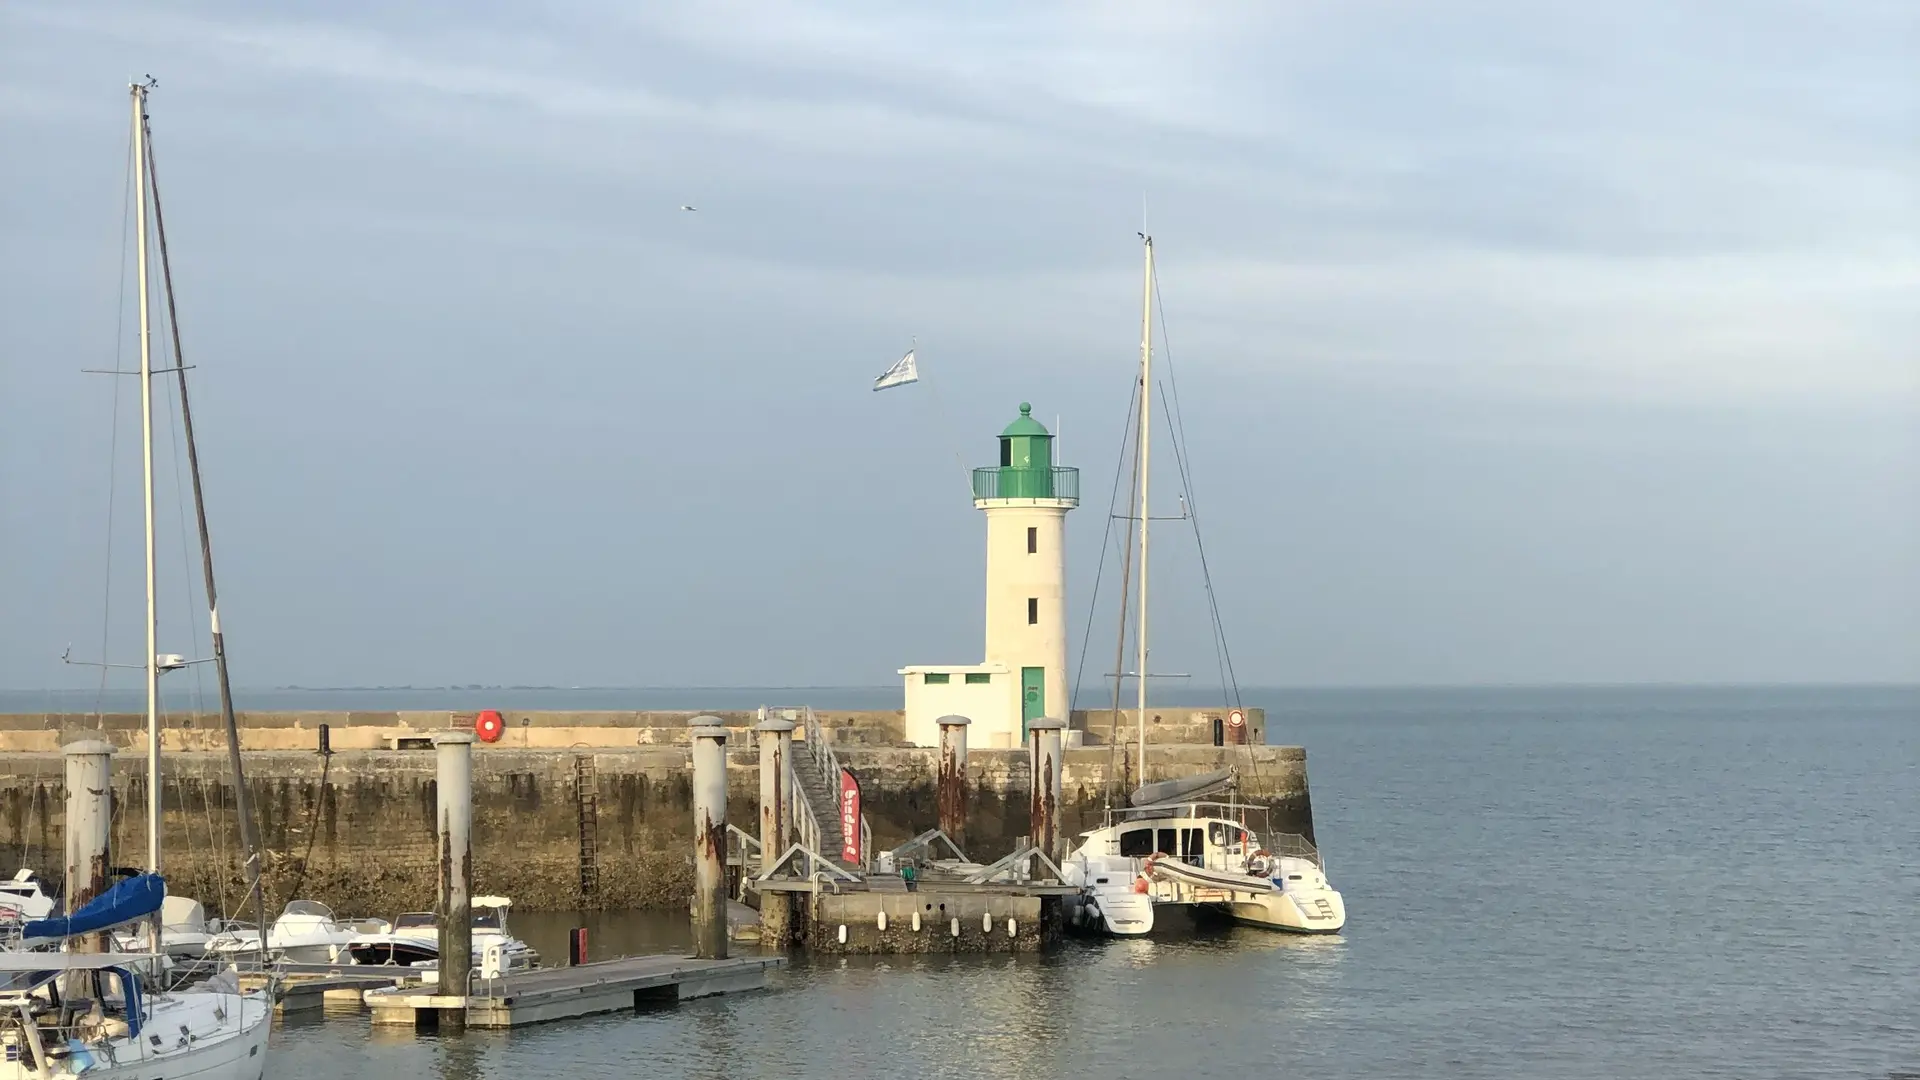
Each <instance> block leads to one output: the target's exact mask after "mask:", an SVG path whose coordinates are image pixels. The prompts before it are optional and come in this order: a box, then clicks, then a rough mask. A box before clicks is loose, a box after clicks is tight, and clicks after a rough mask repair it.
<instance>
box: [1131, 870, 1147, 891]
mask: <svg viewBox="0 0 1920 1080" xmlns="http://www.w3.org/2000/svg"><path fill="white" fill-rule="evenodd" d="M1151 887H1152V886H1150V885H1149V884H1148V883H1147V875H1145V874H1141V875H1140V876H1139V877H1137V878H1134V879H1133V891H1134V892H1137V893H1144V892H1146V891H1147V890H1148V889H1149V888H1151Z"/></svg>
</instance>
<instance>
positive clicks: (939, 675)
mask: <svg viewBox="0 0 1920 1080" xmlns="http://www.w3.org/2000/svg"><path fill="white" fill-rule="evenodd" d="M920 678H921V680H922V681H924V682H925V683H927V684H928V685H929V686H939V685H941V684H943V683H945V682H946V681H947V673H946V672H944V671H929V672H927V673H926V674H925V675H922V676H921V677H920Z"/></svg>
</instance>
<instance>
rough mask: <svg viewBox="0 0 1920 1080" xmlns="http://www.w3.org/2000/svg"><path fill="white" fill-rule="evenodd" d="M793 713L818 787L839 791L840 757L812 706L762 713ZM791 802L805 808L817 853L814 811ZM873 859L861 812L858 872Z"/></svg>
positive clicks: (870, 831)
mask: <svg viewBox="0 0 1920 1080" xmlns="http://www.w3.org/2000/svg"><path fill="white" fill-rule="evenodd" d="M796 710H797V711H798V712H799V713H800V716H801V730H802V731H803V732H804V733H805V736H806V743H807V752H808V753H809V754H811V755H812V757H813V761H814V764H816V765H817V766H819V769H820V781H821V783H823V784H824V785H826V789H827V790H828V791H829V792H837V791H839V790H840V768H841V766H840V755H838V754H836V753H834V752H833V743H832V742H830V741H829V740H828V739H827V729H826V725H824V724H822V723H821V722H820V717H819V714H817V713H815V712H814V711H813V706H811V705H798V706H782V707H778V708H768V709H766V710H765V712H767V713H771V714H778V713H783V712H789V711H796ZM796 789H797V785H796ZM794 801H795V802H796V803H798V804H799V805H800V806H802V807H806V817H807V818H808V819H810V820H812V824H813V828H814V835H813V837H812V838H810V839H808V846H809V847H812V848H814V850H818V846H817V845H818V843H819V840H820V836H819V830H820V822H819V821H818V820H817V819H814V815H813V808H812V807H810V806H807V803H806V800H804V799H795V800H794ZM794 820H795V822H796V823H797V822H799V821H800V820H801V815H800V814H795V815H794ZM872 858H873V827H872V826H871V825H870V824H868V822H867V815H866V811H865V810H864V809H863V810H862V811H861V813H860V862H861V866H860V869H861V870H865V869H867V863H868V861H869V860H871V859H872Z"/></svg>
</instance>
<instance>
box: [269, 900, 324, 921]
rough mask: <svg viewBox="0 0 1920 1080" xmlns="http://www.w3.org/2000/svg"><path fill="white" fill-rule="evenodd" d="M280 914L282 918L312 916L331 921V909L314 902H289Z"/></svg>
mask: <svg viewBox="0 0 1920 1080" xmlns="http://www.w3.org/2000/svg"><path fill="white" fill-rule="evenodd" d="M280 914H281V915H282V916H286V915H312V916H315V917H317V918H322V919H327V920H329V921H331V920H332V918H333V909H332V908H330V907H328V906H327V905H325V904H322V903H320V902H318V901H316V900H294V901H290V902H289V903H288V904H287V906H286V907H285V908H283V909H282V910H281V912H280Z"/></svg>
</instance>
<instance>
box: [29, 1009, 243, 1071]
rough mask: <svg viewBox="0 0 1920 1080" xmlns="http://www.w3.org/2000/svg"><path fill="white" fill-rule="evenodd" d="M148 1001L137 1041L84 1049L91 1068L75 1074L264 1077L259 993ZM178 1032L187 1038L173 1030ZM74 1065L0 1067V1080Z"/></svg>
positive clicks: (69, 1060) (61, 1061) (67, 1061)
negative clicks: (149, 1006) (148, 1015)
mask: <svg viewBox="0 0 1920 1080" xmlns="http://www.w3.org/2000/svg"><path fill="white" fill-rule="evenodd" d="M151 1004H152V1006H153V1014H152V1016H151V1018H149V1019H148V1020H147V1022H146V1025H145V1028H144V1030H142V1031H141V1033H140V1035H139V1036H138V1037H137V1038H129V1037H126V1036H121V1037H118V1038H111V1039H105V1040H94V1041H91V1042H88V1043H86V1044H84V1045H83V1050H82V1052H83V1053H84V1055H85V1057H86V1058H90V1059H91V1062H92V1064H91V1065H90V1066H89V1067H86V1068H85V1069H84V1070H83V1071H81V1072H79V1073H78V1074H77V1075H80V1076H84V1077H86V1078H87V1080H153V1078H156V1077H166V1078H167V1080H264V1077H265V1076H266V1069H267V1035H268V1032H269V1031H270V1030H271V1029H272V1027H273V1025H272V1023H271V1019H272V1010H271V1007H270V1006H269V1005H268V1003H267V1000H266V998H265V997H264V996H262V995H260V994H247V995H237V994H216V993H196V992H192V991H188V992H182V993H177V994H168V995H162V996H160V997H157V998H154V999H152V1001H151ZM182 1027H184V1028H186V1030H187V1032H188V1033H190V1034H191V1036H192V1037H191V1038H188V1037H187V1036H186V1035H183V1034H182V1033H181V1028H182ZM153 1036H158V1037H159V1038H160V1045H158V1046H155V1045H154V1044H153V1040H152V1037H153ZM48 1049H49V1050H53V1049H54V1048H53V1047H48ZM62 1049H64V1048H62ZM74 1060H75V1059H74V1058H73V1057H71V1056H63V1057H61V1058H58V1059H56V1060H55V1061H54V1062H53V1065H54V1068H53V1071H52V1072H51V1073H50V1074H43V1073H41V1072H39V1071H38V1070H36V1069H33V1068H29V1067H28V1065H29V1063H28V1062H26V1061H8V1062H4V1063H0V1080H40V1078H41V1077H42V1076H44V1075H51V1076H53V1077H55V1078H59V1077H70V1076H74V1075H76V1073H75V1071H74V1069H73V1067H72V1066H73V1064H74Z"/></svg>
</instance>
